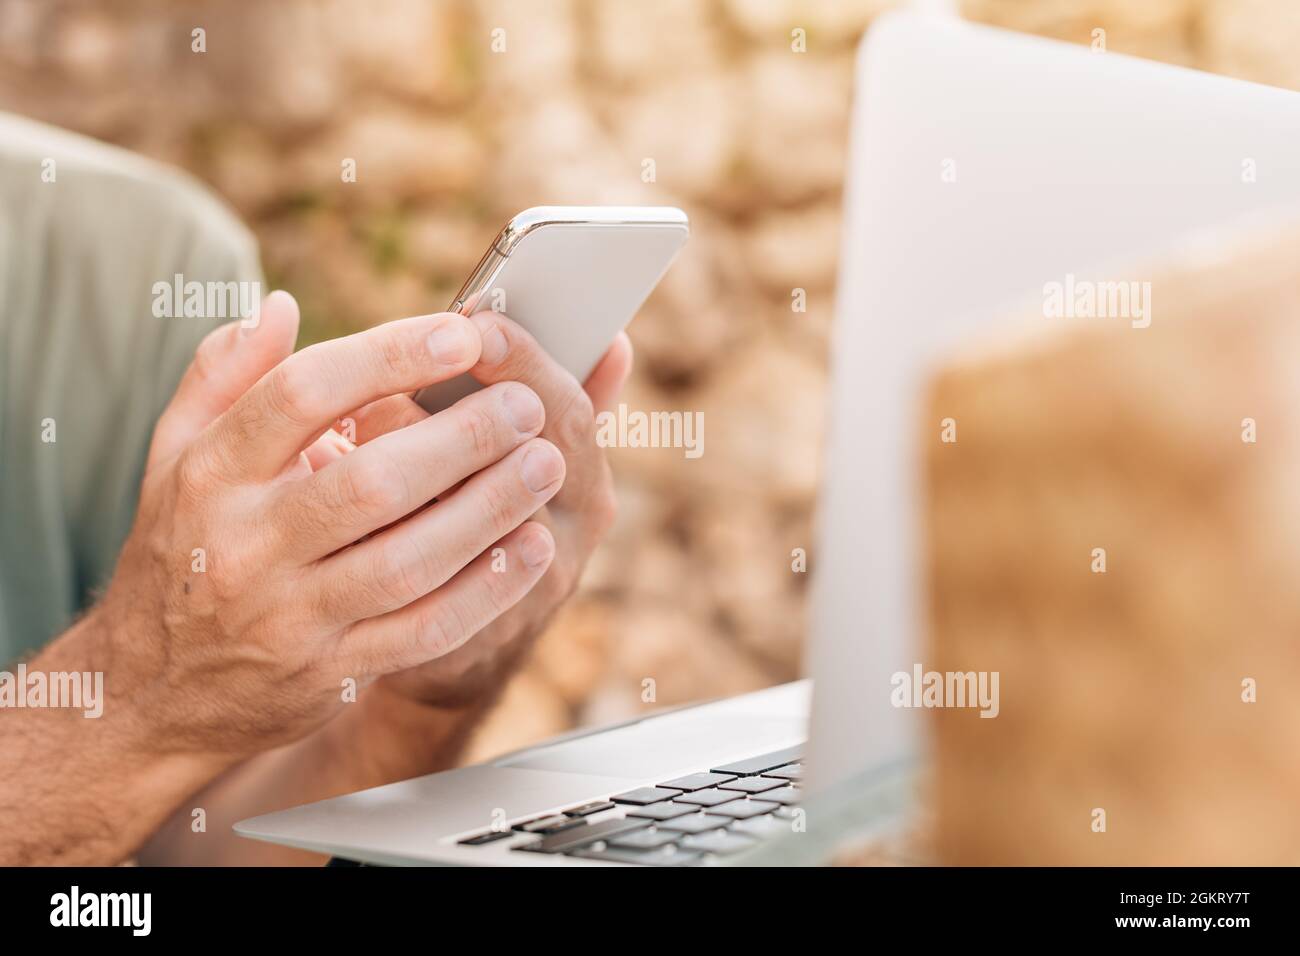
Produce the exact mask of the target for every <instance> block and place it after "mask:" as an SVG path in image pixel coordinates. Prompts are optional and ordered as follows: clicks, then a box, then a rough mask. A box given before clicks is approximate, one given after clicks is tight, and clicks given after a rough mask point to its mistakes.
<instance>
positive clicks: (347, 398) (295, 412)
mask: <svg viewBox="0 0 1300 956" xmlns="http://www.w3.org/2000/svg"><path fill="white" fill-rule="evenodd" d="M479 347H480V341H479V337H478V335H477V334H476V331H475V329H474V327H473V326H472V325H471V324H470V323H469V322H468V321H467V320H466V319H465V318H464V317H463V316H459V315H455V314H453V313H441V314H438V315H421V316H416V317H415V318H410V319H400V320H398V321H396V322H386V323H384V324H383V325H378V326H376V327H374V328H372V329H367V330H366V331H364V332H358V333H357V334H355V335H349V336H345V337H343V338H338V339H332V340H330V341H328V342H321V343H319V344H317V345H313V346H310V347H308V348H305V349H303V350H302V351H300V352H298V353H296V354H294V355H291V356H289V357H288V358H287V359H285V360H284V361H283V362H281V363H280V364H279V365H277V366H276V367H275V368H273V369H271V371H269V372H267V373H266V374H265V375H264V376H263V377H262V378H261V380H260V381H259V382H258V383H257V384H256V385H254V386H253V387H252V388H251V389H249V390H248V391H247V392H245V393H244V394H243V395H242V396H241V397H240V398H239V399H238V400H237V401H236V402H235V403H234V404H233V405H232V406H231V407H230V409H229V410H227V411H226V412H225V413H224V414H223V415H222V416H221V417H220V418H219V419H217V421H216V422H215V423H214V426H213V428H212V429H210V430H209V431H208V432H207V433H206V434H205V435H204V436H203V443H204V447H203V449H202V451H203V453H205V455H207V456H210V458H211V460H212V462H213V465H214V468H215V471H216V473H217V474H219V475H221V476H223V477H225V478H227V479H228V480H234V481H239V480H248V481H257V480H266V479H270V478H274V477H275V476H277V475H278V474H279V473H280V472H281V471H282V470H283V469H284V467H285V465H286V464H287V463H288V462H290V461H292V460H293V459H294V458H295V457H296V456H297V455H298V452H300V451H301V450H302V449H304V448H306V447H307V445H309V444H310V443H311V442H312V441H314V440H315V439H316V437H317V436H318V435H320V434H321V433H322V432H323V431H324V430H325V429H326V428H328V427H329V426H330V425H331V424H332V423H333V422H335V421H336V420H337V419H338V418H339V417H340V416H342V415H345V414H347V413H348V412H350V411H352V410H353V409H356V408H359V407H361V406H363V405H366V404H368V403H370V402H372V401H375V400H377V399H380V398H383V397H385V396H388V395H395V394H398V393H401V392H411V391H414V390H415V389H419V388H423V387H424V386H426V385H431V384H434V383H436V382H441V381H443V380H445V379H448V378H454V377H455V376H457V375H459V374H461V373H462V372H464V371H466V370H467V369H468V368H470V367H471V366H472V365H473V364H474V363H475V361H477V359H478V355H479Z"/></svg>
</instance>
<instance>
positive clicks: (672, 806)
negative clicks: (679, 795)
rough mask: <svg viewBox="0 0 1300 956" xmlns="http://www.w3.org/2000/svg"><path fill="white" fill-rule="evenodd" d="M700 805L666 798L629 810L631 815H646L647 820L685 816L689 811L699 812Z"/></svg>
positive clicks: (628, 813)
mask: <svg viewBox="0 0 1300 956" xmlns="http://www.w3.org/2000/svg"><path fill="white" fill-rule="evenodd" d="M699 811H700V808H699V807H692V806H688V805H685V804H681V803H669V802H668V801H667V800H665V801H664V802H663V803H651V804H649V805H647V806H644V807H632V808H631V809H630V810H628V811H627V815H628V816H629V817H645V818H646V819H647V820H671V819H673V817H683V816H685V815H686V814H688V813H699Z"/></svg>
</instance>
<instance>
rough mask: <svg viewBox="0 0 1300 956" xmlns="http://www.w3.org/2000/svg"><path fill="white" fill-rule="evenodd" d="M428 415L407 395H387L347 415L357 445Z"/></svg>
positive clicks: (420, 420)
mask: <svg viewBox="0 0 1300 956" xmlns="http://www.w3.org/2000/svg"><path fill="white" fill-rule="evenodd" d="M428 417H429V413H428V412H426V411H425V410H424V409H423V408H421V407H420V406H419V405H418V404H416V402H415V400H414V399H413V398H411V396H409V395H389V396H388V397H387V398H381V399H379V401H377V402H371V403H370V404H369V405H366V406H363V407H362V408H359V409H357V410H356V411H355V412H353V413H352V414H351V415H349V416H348V418H350V419H351V420H352V431H353V436H352V440H353V441H354V442H355V443H356V444H358V445H364V444H365V443H366V442H368V441H370V440H372V439H374V438H378V437H379V436H380V435H387V434H388V433H389V432H393V431H397V429H399V428H405V427H406V426H407V425H414V424H415V423H416V422H422V421H424V420H425V419H426V418H428ZM344 421H345V422H346V421H347V419H344Z"/></svg>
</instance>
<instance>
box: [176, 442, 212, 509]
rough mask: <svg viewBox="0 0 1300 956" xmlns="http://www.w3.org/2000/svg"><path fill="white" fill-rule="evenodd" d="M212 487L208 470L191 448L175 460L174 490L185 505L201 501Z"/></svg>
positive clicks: (205, 463)
mask: <svg viewBox="0 0 1300 956" xmlns="http://www.w3.org/2000/svg"><path fill="white" fill-rule="evenodd" d="M211 487H212V478H211V473H210V469H209V467H208V464H207V462H206V461H205V460H204V458H203V456H202V455H200V454H199V453H198V452H197V451H196V450H195V448H194V446H191V447H189V448H187V449H185V450H184V451H183V452H181V454H180V456H179V457H178V458H177V459H176V490H177V494H178V495H179V496H180V499H181V500H182V501H184V502H186V503H194V502H199V501H202V500H203V499H204V498H205V497H206V496H207V494H208V492H209V491H210V489H211Z"/></svg>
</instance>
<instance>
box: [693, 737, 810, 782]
mask: <svg viewBox="0 0 1300 956" xmlns="http://www.w3.org/2000/svg"><path fill="white" fill-rule="evenodd" d="M803 751H804V745H803V744H799V745H798V746H795V747H787V748H786V749H785V750H777V751H775V752H774V753H770V754H763V755H762V756H759V757H750V758H749V759H748V760H737V761H736V762H735V763H729V764H723V765H722V766H721V767H710V768H709V770H710V771H711V772H713V773H733V774H735V775H736V776H738V777H749V776H753V775H754V774H758V773H765V772H766V771H768V770H775V769H776V768H777V767H784V766H785V765H786V764H788V763H794V762H795V761H796V760H802V759H803Z"/></svg>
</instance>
